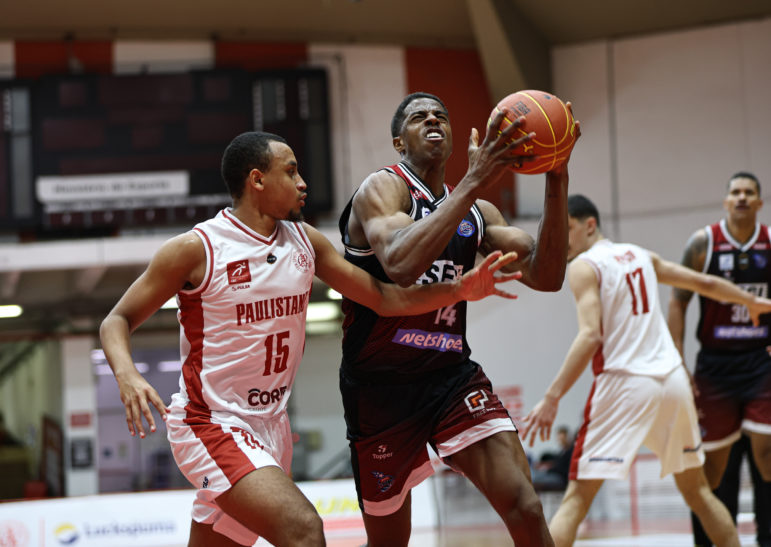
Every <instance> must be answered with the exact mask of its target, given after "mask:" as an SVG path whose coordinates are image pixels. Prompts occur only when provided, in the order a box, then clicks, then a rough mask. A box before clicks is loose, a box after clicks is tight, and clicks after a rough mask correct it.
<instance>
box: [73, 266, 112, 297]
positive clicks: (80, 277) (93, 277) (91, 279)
mask: <svg viewBox="0 0 771 547" xmlns="http://www.w3.org/2000/svg"><path fill="white" fill-rule="evenodd" d="M106 272H107V267H106V266H93V267H91V268H84V269H82V270H78V272H77V275H76V277H75V291H76V292H77V293H78V294H91V292H92V291H93V290H94V289H95V288H96V286H97V284H98V283H99V281H100V280H101V279H102V277H104V274H105V273H106Z"/></svg>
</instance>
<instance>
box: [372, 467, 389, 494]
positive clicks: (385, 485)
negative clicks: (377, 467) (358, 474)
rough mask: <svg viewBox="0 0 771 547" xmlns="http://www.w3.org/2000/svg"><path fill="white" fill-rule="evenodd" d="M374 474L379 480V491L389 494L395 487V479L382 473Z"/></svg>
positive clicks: (373, 472)
mask: <svg viewBox="0 0 771 547" xmlns="http://www.w3.org/2000/svg"><path fill="white" fill-rule="evenodd" d="M372 474H373V475H374V477H375V479H377V489H378V490H380V491H381V492H387V491H388V490H389V489H390V488H391V487H392V486H393V485H394V478H393V477H392V476H391V475H386V474H385V473H382V472H380V471H372Z"/></svg>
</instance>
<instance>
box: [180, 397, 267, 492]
mask: <svg viewBox="0 0 771 547" xmlns="http://www.w3.org/2000/svg"><path fill="white" fill-rule="evenodd" d="M183 421H184V422H185V424H187V425H188V426H190V431H192V432H193V435H195V436H196V438H197V439H199V440H200V441H201V443H202V444H203V446H204V447H205V448H206V451H207V452H208V453H209V456H211V458H212V459H213V460H214V462H215V463H216V464H217V467H219V468H220V470H221V471H222V472H223V473H224V474H225V477H227V479H228V481H229V482H230V485H231V486H232V485H234V484H235V483H237V482H238V481H239V480H240V479H241V478H243V477H244V475H246V474H248V473H250V472H252V471H253V470H254V465H253V464H252V462H251V460H250V459H249V457H248V456H247V455H246V454H244V452H243V450H242V449H241V448H240V447H239V446H238V443H237V442H236V440H235V439H234V438H233V437H234V435H238V434H239V433H240V434H241V436H242V437H243V438H244V442H245V443H246V445H247V446H248V447H250V448H259V449H261V450H263V449H264V448H263V446H262V444H260V443H259V442H258V441H257V439H255V438H254V437H253V436H252V435H251V434H250V433H249V432H248V431H246V430H244V429H242V428H240V427H231V426H227V425H226V426H223V425H221V424H217V423H212V421H211V411H210V410H209V409H208V408H207V409H199V408H195V407H193V406H192V403H190V404H188V405H187V406H186V407H185V419H184V420H183ZM225 428H227V429H229V430H230V431H226V430H225Z"/></svg>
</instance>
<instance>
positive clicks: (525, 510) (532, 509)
mask: <svg viewBox="0 0 771 547" xmlns="http://www.w3.org/2000/svg"><path fill="white" fill-rule="evenodd" d="M513 512H514V514H515V518H517V519H518V520H521V521H523V522H526V523H532V522H540V521H541V520H543V518H544V516H543V505H541V500H540V498H539V497H538V495H537V494H536V493H535V492H533V493H532V494H528V495H525V496H522V497H520V498H519V499H518V500H517V503H516V504H515V506H514V508H513Z"/></svg>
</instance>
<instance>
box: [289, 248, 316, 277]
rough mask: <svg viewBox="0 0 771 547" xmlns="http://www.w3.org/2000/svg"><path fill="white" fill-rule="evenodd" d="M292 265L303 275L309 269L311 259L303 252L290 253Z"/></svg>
mask: <svg viewBox="0 0 771 547" xmlns="http://www.w3.org/2000/svg"><path fill="white" fill-rule="evenodd" d="M292 263H293V264H294V266H295V268H297V269H298V270H299V271H300V272H302V273H305V272H307V271H308V270H310V269H311V265H312V262H311V257H310V256H308V253H306V252H305V251H295V252H294V253H292Z"/></svg>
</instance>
